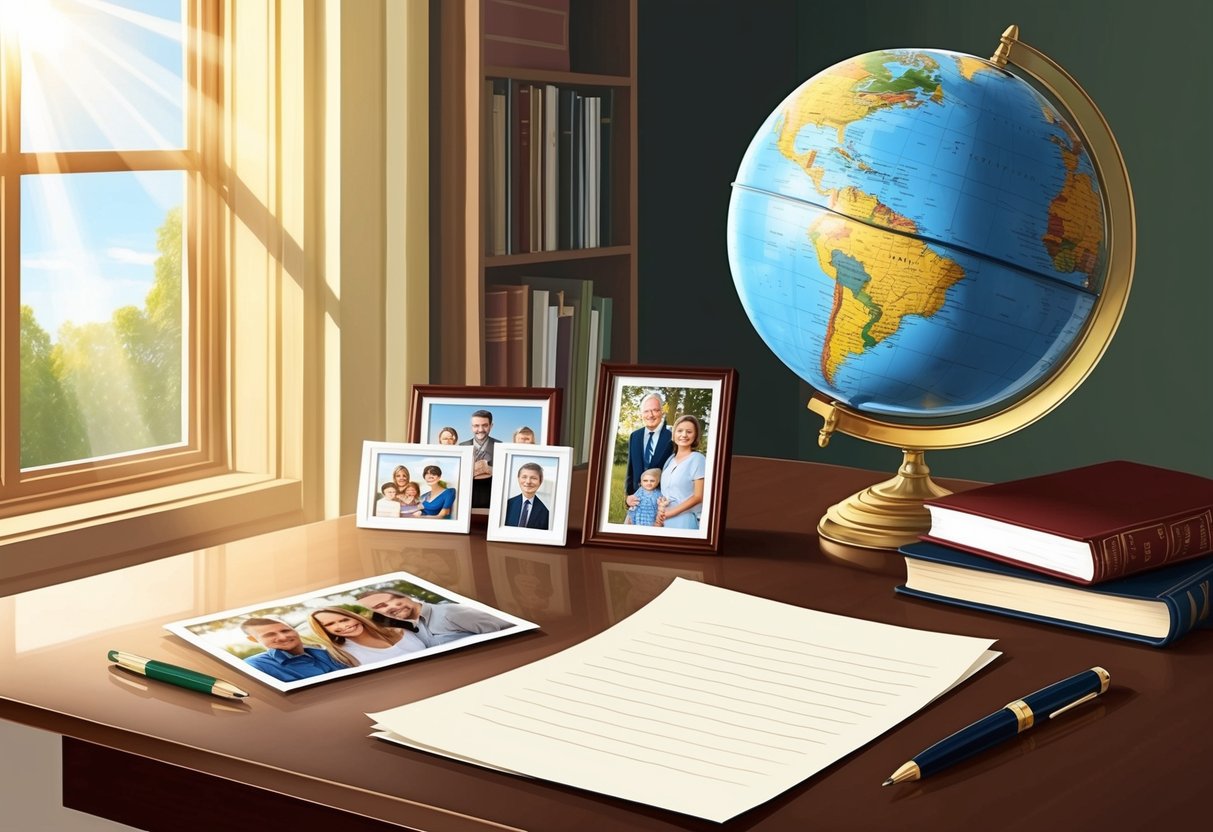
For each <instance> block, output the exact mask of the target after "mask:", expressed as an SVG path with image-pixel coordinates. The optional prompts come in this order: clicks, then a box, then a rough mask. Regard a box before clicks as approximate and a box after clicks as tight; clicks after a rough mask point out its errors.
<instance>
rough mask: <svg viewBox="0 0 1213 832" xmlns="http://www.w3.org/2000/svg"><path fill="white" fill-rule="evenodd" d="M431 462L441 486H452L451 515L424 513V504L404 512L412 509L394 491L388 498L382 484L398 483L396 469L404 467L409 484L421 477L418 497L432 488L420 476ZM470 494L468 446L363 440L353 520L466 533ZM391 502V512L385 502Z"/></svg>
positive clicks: (382, 526)
mask: <svg viewBox="0 0 1213 832" xmlns="http://www.w3.org/2000/svg"><path fill="white" fill-rule="evenodd" d="M430 466H436V467H437V468H439V469H440V472H441V473H440V474H439V475H438V479H437V481H438V482H443V483H445V487H444V491H446V490H451V489H453V490H454V492H455V493H454V495H453V496H454V500H453V503H452V504H451V505H450V506H449V508H448V510H449V511H450V514H449V515H448V516H446V517H442V516H438V515H433V514H429V513H427V511H426V509H425V507H424V505H423V506H422V508H421V509H420V510H419V511H417V512H415V513H412V514H411V515H407V516H406V514H405V512H406V511H409V510H411V505H405V504H403V503H401V501H400V500H396V499H395V497H394V496H393V497H391V498H389V497H387V496H386V495H385V493H384V491H385V486H387V485H390V484H392V483H399V482H400V478H399V473H398V471H399V469H400V468H401V467H403V468H404V469H406V473H407V480H408V482H409V483H412V484H417V483H418V481H419V480H420V481H421V483H420V491H421V493H420V495H418V496H419V497H424V496H426V495H427V494H429V493H430V490H431V489H432V488H433V485H432V484H431V483H429V482H428V481H426V480H425V477H426V476H427V475H426V474H425V471H426V469H427V468H429V467H430ZM417 474H421V476H417ZM471 493H472V449H471V448H470V447H467V446H459V445H430V444H420V443H409V442H371V441H366V442H363V443H362V468H361V472H360V474H359V478H358V506H357V510H356V511H355V524H356V525H358V526H360V527H362V528H367V529H392V530H395V531H418V532H446V533H453V534H467V532H468V529H469V528H470V526H471V517H472V507H471V499H470V496H471ZM393 501H396V502H397V503H400V505H399V506H398V507H397V509H396V512H397V513H396V514H393V513H392V511H391V508H392V506H391V505H390V503H391V502H393ZM419 502H424V501H421V500H419Z"/></svg>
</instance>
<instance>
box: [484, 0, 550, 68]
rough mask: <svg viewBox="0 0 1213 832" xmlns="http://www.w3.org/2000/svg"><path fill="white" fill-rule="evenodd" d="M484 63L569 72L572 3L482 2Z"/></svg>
mask: <svg viewBox="0 0 1213 832" xmlns="http://www.w3.org/2000/svg"><path fill="white" fill-rule="evenodd" d="M480 26H481V30H482V32H483V41H484V62H485V64H487V65H490V66H517V67H527V68H530V69H554V70H558V71H561V72H568V70H569V0H483V6H482V12H481V22H480Z"/></svg>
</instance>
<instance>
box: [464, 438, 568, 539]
mask: <svg viewBox="0 0 1213 832" xmlns="http://www.w3.org/2000/svg"><path fill="white" fill-rule="evenodd" d="M494 467H495V469H496V470H497V471H500V472H502V474H504V476H494V477H493V493H492V497H491V499H490V501H489V519H488V528H487V529H486V532H485V536H486V538H487V539H488V540H498V541H502V542H507V543H539V544H543V545H546V546H563V545H564V544H565V541H566V539H567V537H568V529H569V493H570V488H571V485H572V482H573V449H572V448H570V447H567V446H563V445H530V444H516V443H513V442H502V443H500V444H499V445H497V448H496V451H495V463H494ZM536 468H538V469H539V471H540V483H539V487H538V490H537V491H536V492H535V503H534V505H536V506H538V507H539V508H542V509H544V510H545V512H546V528H545V527H543V526H535V525H532V526H531V527H529V528H528V527H523V526H520V525H519V521H520V520H521V517H520V516H519V512H520V510H521V509H520V508H519V506H520V505H521V503H522V498H523V496H524V494H523V491H522V487H521V485H520V482H521V479H520V478H521V475H522V473H523V471H524V469H525V470H527V471H528V472H531V473H533V472H534V471H535V470H536ZM528 479H529V480H530V481H531V482H533V478H528ZM539 516H540V515H539V514H538V512H537V510H533V511H532V512H531V513H530V515H529V517H528V523H533V522H534V520H535V519H536V518H538V517H539Z"/></svg>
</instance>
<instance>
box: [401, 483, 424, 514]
mask: <svg viewBox="0 0 1213 832" xmlns="http://www.w3.org/2000/svg"><path fill="white" fill-rule="evenodd" d="M396 499H397V501H399V503H400V516H401V517H416V516H417V515H418V514H420V513H421V486H420V485H418V484H417V483H415V482H410V483H409V484H408V485H406V486H405V487H404V488H402V489H400V493H399V494H397V495H396Z"/></svg>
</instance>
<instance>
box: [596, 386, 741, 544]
mask: <svg viewBox="0 0 1213 832" xmlns="http://www.w3.org/2000/svg"><path fill="white" fill-rule="evenodd" d="M736 397H737V371H736V370H733V369H729V368H719V369H716V368H694V367H688V368H679V367H656V366H643V365H622V364H610V363H604V364H603V365H602V368H601V370H600V372H599V376H598V398H597V404H596V409H595V420H594V437H593V443H592V445H591V448H590V469H589V479H588V485H587V487H586V514H585V525H584V528H583V532H582V539H583V542H585V543H591V544H592V543H598V544H606V545H611V546H628V545H634V546H644V547H646V548H650V549H671V550H676V551H687V552H713V553H714V552H718V551H719V550H720V532H721V528H722V527H723V525H724V515H725V503H726V500H727V496H728V481H729V460H730V456H731V449H732V435H733V405H734V402H735V401H736Z"/></svg>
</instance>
